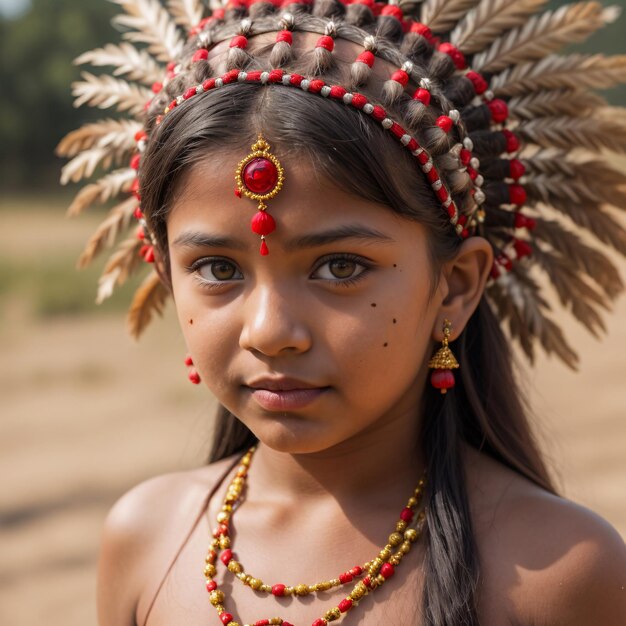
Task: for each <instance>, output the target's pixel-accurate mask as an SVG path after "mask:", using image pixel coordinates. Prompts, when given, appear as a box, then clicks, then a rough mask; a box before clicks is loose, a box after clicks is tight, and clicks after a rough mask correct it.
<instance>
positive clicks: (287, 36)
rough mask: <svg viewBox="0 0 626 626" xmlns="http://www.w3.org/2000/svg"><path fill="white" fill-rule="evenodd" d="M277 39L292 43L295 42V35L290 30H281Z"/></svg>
mask: <svg viewBox="0 0 626 626" xmlns="http://www.w3.org/2000/svg"><path fill="white" fill-rule="evenodd" d="M276 41H284V42H285V43H288V44H289V45H291V44H292V43H293V35H292V34H291V33H290V32H289V31H288V30H281V31H280V32H279V33H278V34H277V35H276Z"/></svg>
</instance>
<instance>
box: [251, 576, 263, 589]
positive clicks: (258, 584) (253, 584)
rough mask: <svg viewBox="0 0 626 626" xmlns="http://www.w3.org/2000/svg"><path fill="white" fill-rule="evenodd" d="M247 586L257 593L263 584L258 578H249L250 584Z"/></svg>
mask: <svg viewBox="0 0 626 626" xmlns="http://www.w3.org/2000/svg"><path fill="white" fill-rule="evenodd" d="M248 584H249V585H250V587H252V589H254V590H255V591H258V590H259V589H260V588H261V587H262V586H263V582H262V581H261V580H259V579H258V578H250V582H249V583H248Z"/></svg>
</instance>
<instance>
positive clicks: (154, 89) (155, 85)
mask: <svg viewBox="0 0 626 626" xmlns="http://www.w3.org/2000/svg"><path fill="white" fill-rule="evenodd" d="M151 89H152V93H160V92H161V89H163V83H159V82H156V83H152V87H151Z"/></svg>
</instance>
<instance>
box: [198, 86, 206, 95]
mask: <svg viewBox="0 0 626 626" xmlns="http://www.w3.org/2000/svg"><path fill="white" fill-rule="evenodd" d="M201 93H204V87H203V86H202V85H198V86H197V87H196V95H198V94H201Z"/></svg>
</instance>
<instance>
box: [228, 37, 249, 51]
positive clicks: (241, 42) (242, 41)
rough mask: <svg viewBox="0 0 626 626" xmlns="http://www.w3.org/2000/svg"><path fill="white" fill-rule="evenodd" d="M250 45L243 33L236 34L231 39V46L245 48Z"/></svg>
mask: <svg viewBox="0 0 626 626" xmlns="http://www.w3.org/2000/svg"><path fill="white" fill-rule="evenodd" d="M247 45H248V38H247V37H244V36H243V35H236V36H235V37H233V38H232V39H231V40H230V47H231V48H242V49H243V48H245V47H246V46H247Z"/></svg>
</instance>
